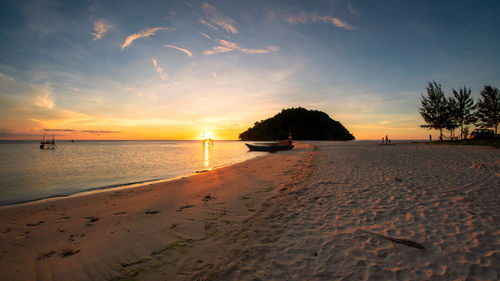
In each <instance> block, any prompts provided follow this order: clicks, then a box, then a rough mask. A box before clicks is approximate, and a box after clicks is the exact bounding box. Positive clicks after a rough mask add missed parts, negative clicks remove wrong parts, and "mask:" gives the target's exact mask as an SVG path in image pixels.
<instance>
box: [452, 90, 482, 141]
mask: <svg viewBox="0 0 500 281" xmlns="http://www.w3.org/2000/svg"><path fill="white" fill-rule="evenodd" d="M453 97H454V98H455V101H456V103H457V104H456V112H455V118H456V121H457V122H458V125H459V126H460V138H461V139H464V137H466V136H467V134H466V133H465V131H464V126H466V125H469V124H472V123H474V122H476V120H477V118H476V115H475V114H474V112H473V111H474V110H475V109H476V107H477V105H475V104H474V99H472V96H471V89H470V88H467V87H466V86H465V85H464V87H463V88H462V87H460V88H459V89H458V92H457V91H455V89H453Z"/></svg>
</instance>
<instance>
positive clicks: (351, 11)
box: [347, 4, 359, 15]
mask: <svg viewBox="0 0 500 281" xmlns="http://www.w3.org/2000/svg"><path fill="white" fill-rule="evenodd" d="M347 10H348V11H349V13H351V14H354V15H357V14H358V13H359V11H358V10H356V9H354V8H353V7H352V6H351V4H347Z"/></svg>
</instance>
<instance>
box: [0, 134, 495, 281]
mask: <svg viewBox="0 0 500 281" xmlns="http://www.w3.org/2000/svg"><path fill="white" fill-rule="evenodd" d="M296 148H297V149H294V150H293V151H287V152H279V153H276V154H270V155H269V156H266V157H262V158H258V159H253V160H250V161H247V162H243V163H240V164H237V165H233V166H229V167H225V168H221V169H218V170H214V171H210V172H206V173H203V174H199V175H195V176H191V177H188V178H184V179H179V180H175V181H171V182H165V183H158V184H153V185H147V186H143V187H134V188H129V189H123V190H114V191H107V192H100V193H96V194H90V195H85V196H75V197H69V198H61V199H57V200H51V201H46V202H35V203H30V204H23V205H17V206H10V207H3V208H1V209H0V216H1V218H0V251H1V252H0V279H1V280H14V279H15V280H110V279H111V280H112V279H116V280H120V279H122V280H123V279H125V280H197V279H199V280H454V279H459V280H465V279H468V278H469V279H473V280H475V279H477V280H495V279H498V278H499V274H500V208H499V206H500V152H499V150H498V149H493V148H487V147H471V146H441V145H425V144H397V145H393V146H379V145H376V144H374V143H363V142H309V143H307V144H305V143H299V144H298V145H297V147H296ZM420 246H421V247H420Z"/></svg>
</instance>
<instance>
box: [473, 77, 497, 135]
mask: <svg viewBox="0 0 500 281" xmlns="http://www.w3.org/2000/svg"><path fill="white" fill-rule="evenodd" d="M479 94H480V95H481V98H482V99H480V100H479V101H478V103H477V119H478V121H479V122H478V125H479V126H480V127H483V128H489V127H495V134H498V122H499V121H500V92H499V91H498V88H496V87H492V86H489V85H487V86H484V89H483V90H482V91H481V92H480V93H479Z"/></svg>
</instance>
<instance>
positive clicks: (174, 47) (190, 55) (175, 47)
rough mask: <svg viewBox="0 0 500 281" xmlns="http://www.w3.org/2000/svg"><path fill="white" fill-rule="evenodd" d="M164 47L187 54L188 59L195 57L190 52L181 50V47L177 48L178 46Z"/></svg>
mask: <svg viewBox="0 0 500 281" xmlns="http://www.w3.org/2000/svg"><path fill="white" fill-rule="evenodd" d="M164 47H166V48H172V49H176V50H179V51H181V52H184V53H186V55H188V57H190V58H192V57H193V54H192V53H191V52H190V51H189V50H187V49H183V48H180V47H177V46H173V45H168V44H167V45H165V46H164Z"/></svg>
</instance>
